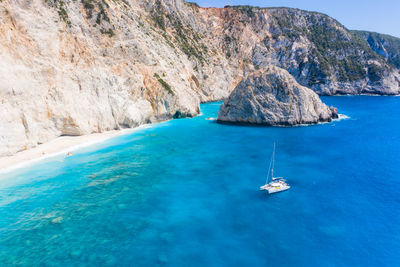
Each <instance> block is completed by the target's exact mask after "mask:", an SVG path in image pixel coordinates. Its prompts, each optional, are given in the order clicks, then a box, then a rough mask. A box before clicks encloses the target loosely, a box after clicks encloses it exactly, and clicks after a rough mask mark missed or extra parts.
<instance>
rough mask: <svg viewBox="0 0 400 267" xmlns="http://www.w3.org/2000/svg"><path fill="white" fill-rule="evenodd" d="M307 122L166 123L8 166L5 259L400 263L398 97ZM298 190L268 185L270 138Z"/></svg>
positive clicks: (2, 235)
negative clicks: (272, 190) (265, 188)
mask: <svg viewBox="0 0 400 267" xmlns="http://www.w3.org/2000/svg"><path fill="white" fill-rule="evenodd" d="M324 101H325V102H326V103H328V104H330V105H334V106H336V107H338V108H339V111H340V113H343V114H346V115H347V116H350V119H347V120H341V121H336V122H333V123H329V124H322V125H317V126H308V127H295V128H269V127H245V126H227V125H219V124H217V123H215V122H214V121H209V120H205V118H206V117H216V116H217V112H218V108H219V104H217V103H210V104H204V105H202V112H203V114H204V115H202V116H199V117H196V118H193V119H181V120H174V121H169V122H165V123H161V124H157V125H154V126H152V127H151V128H148V129H142V130H139V131H137V132H135V133H133V134H129V135H125V136H121V137H118V138H114V139H112V140H109V141H107V142H105V143H102V144H100V145H96V146H92V147H90V148H86V149H81V150H79V151H76V152H75V153H74V155H73V156H71V157H68V158H63V157H56V158H53V159H50V160H47V161H44V162H41V163H39V164H36V165H34V166H32V167H29V168H26V169H21V170H19V171H16V172H13V173H10V174H7V175H3V176H6V177H4V178H3V179H0V266H8V265H22V266H35V265H36V266H37V265H48V266H54V265H56V266H83V265H90V266H111V265H118V266H132V265H133V266H155V265H165V266H400V182H399V181H400V138H399V133H400V97H368V96H361V97H329V98H324ZM274 141H276V142H277V155H276V174H277V175H280V176H284V177H285V178H287V180H288V182H289V183H290V184H291V186H292V188H291V189H290V190H289V191H286V192H282V193H279V194H274V195H270V196H268V195H266V194H265V193H262V192H260V191H258V188H259V186H260V185H262V184H263V183H264V182H265V176H266V171H267V168H268V163H269V158H270V153H271V149H272V146H273V142H274Z"/></svg>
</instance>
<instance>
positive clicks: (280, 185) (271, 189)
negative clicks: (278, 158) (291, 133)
mask: <svg viewBox="0 0 400 267" xmlns="http://www.w3.org/2000/svg"><path fill="white" fill-rule="evenodd" d="M274 165H275V143H274V150H273V151H272V157H271V162H270V163H269V169H268V174H267V181H266V183H265V185H263V186H261V187H260V190H263V191H268V193H269V194H273V193H278V192H281V191H285V190H288V189H289V188H290V186H289V185H288V184H287V183H286V180H285V179H283V178H282V177H274ZM270 174H271V175H270ZM270 176H271V182H269V180H270V179H269V177H270Z"/></svg>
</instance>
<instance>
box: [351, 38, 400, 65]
mask: <svg viewBox="0 0 400 267" xmlns="http://www.w3.org/2000/svg"><path fill="white" fill-rule="evenodd" d="M353 33H354V34H355V35H357V36H359V37H361V38H362V39H364V40H365V41H367V43H368V45H369V46H370V47H371V49H372V50H374V51H375V52H376V53H377V54H378V55H380V56H381V57H382V58H384V59H385V61H386V62H387V63H388V64H389V65H391V66H393V67H395V68H396V69H398V70H400V38H396V37H393V36H390V35H386V34H380V33H376V32H366V31H353Z"/></svg>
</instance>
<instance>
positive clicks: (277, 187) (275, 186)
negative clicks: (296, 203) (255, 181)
mask: <svg viewBox="0 0 400 267" xmlns="http://www.w3.org/2000/svg"><path fill="white" fill-rule="evenodd" d="M289 188H290V186H289V185H288V184H286V183H284V182H280V183H277V182H272V183H269V184H266V185H264V186H261V187H260V190H262V191H268V193H269V194H273V193H278V192H282V191H286V190H288V189H289Z"/></svg>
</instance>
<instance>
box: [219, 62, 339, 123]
mask: <svg viewBox="0 0 400 267" xmlns="http://www.w3.org/2000/svg"><path fill="white" fill-rule="evenodd" d="M333 118H337V110H336V109H335V108H329V107H328V106H327V105H325V104H324V103H322V101H321V99H320V98H319V96H318V95H317V94H316V93H315V92H313V91H312V90H311V89H309V88H307V87H304V86H301V85H300V84H298V83H297V82H296V80H295V79H294V78H293V77H292V76H291V75H290V74H289V73H288V72H287V71H286V70H283V69H281V68H279V67H275V66H268V67H266V69H262V70H259V71H257V72H255V73H253V74H250V75H249V76H248V77H246V78H245V79H243V81H241V82H240V83H239V84H238V85H237V87H236V88H235V90H233V92H232V94H231V95H230V96H229V98H228V99H227V100H226V101H225V102H224V103H223V105H222V106H221V108H220V110H219V114H218V122H225V123H242V124H263V125H271V126H286V125H290V126H293V125H300V124H313V123H318V122H328V121H331V120H332V119H333Z"/></svg>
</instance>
